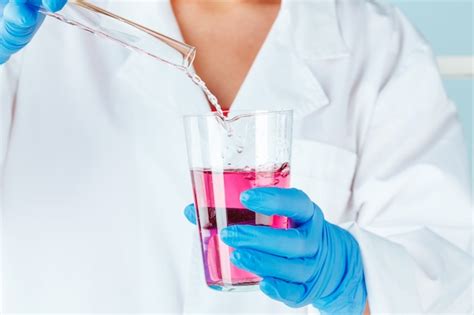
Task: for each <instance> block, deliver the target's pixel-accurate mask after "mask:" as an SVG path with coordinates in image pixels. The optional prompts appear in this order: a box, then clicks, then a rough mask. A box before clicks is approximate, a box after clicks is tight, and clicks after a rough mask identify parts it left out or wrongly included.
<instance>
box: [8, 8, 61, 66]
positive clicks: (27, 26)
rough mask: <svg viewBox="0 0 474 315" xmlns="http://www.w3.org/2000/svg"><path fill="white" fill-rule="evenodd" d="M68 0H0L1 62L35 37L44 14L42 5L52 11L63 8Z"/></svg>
mask: <svg viewBox="0 0 474 315" xmlns="http://www.w3.org/2000/svg"><path fill="white" fill-rule="evenodd" d="M66 2H67V0H0V64H3V63H5V62H7V61H8V59H9V58H10V56H11V55H13V54H14V53H16V52H18V51H19V50H21V49H22V48H23V47H25V46H26V45H27V44H28V43H29V42H30V41H31V39H32V38H33V36H34V34H35V33H36V31H37V30H38V28H39V26H40V25H41V23H42V22H43V20H44V16H43V15H42V14H39V13H38V8H39V7H40V6H41V7H43V8H45V9H47V10H49V11H51V12H56V11H59V10H61V9H62V8H63V7H64V5H65V4H66Z"/></svg>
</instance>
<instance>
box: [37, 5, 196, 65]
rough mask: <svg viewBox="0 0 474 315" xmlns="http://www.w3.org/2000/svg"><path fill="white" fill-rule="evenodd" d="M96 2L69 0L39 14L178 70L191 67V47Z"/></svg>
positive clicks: (192, 49) (193, 52) (194, 54)
mask: <svg viewBox="0 0 474 315" xmlns="http://www.w3.org/2000/svg"><path fill="white" fill-rule="evenodd" d="M96 3H97V4H98V3H100V1H96V0H88V1H85V0H69V2H68V4H66V6H65V7H64V8H63V9H62V10H61V11H59V12H56V13H52V12H49V11H47V10H46V9H43V8H40V9H39V12H40V13H42V14H44V15H46V16H49V17H52V18H55V19H57V20H59V21H61V22H65V23H67V24H69V25H73V26H76V27H79V28H80V29H82V30H84V31H87V32H90V33H92V34H94V35H96V36H98V37H101V38H105V39H109V40H112V41H115V42H117V43H119V44H121V45H122V46H124V47H127V48H129V49H131V50H134V51H137V52H140V53H143V54H146V55H149V56H150V57H153V58H155V59H158V60H160V61H162V62H165V63H167V64H170V65H172V66H175V67H177V68H179V69H181V70H184V71H188V69H189V68H190V67H191V66H192V64H193V61H194V58H195V56H196V49H195V48H194V47H192V46H190V45H187V44H185V43H183V42H180V41H177V40H175V39H173V38H171V37H168V36H166V35H163V34H161V33H159V32H157V31H155V30H152V29H150V28H148V27H146V26H143V25H140V24H138V23H136V22H134V21H131V20H129V19H126V18H124V17H121V16H119V15H116V14H115V13H112V12H110V11H108V10H105V9H103V8H102V7H100V6H99V5H97V4H96Z"/></svg>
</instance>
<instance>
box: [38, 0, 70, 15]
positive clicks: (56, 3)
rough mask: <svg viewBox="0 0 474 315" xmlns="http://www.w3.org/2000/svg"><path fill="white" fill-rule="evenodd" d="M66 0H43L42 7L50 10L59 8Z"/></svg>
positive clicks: (54, 10) (53, 10)
mask: <svg viewBox="0 0 474 315" xmlns="http://www.w3.org/2000/svg"><path fill="white" fill-rule="evenodd" d="M66 2H67V0H43V7H44V8H45V9H47V10H49V11H51V12H56V11H59V10H61V9H62V8H63V7H64V5H66Z"/></svg>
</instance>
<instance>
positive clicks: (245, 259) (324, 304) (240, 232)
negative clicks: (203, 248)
mask: <svg viewBox="0 0 474 315" xmlns="http://www.w3.org/2000/svg"><path fill="white" fill-rule="evenodd" d="M241 202H242V204H243V205H244V206H245V207H247V208H248V209H250V210H252V211H254V212H256V213H260V214H264V215H281V216H286V217H289V218H291V220H292V222H293V224H294V227H293V228H290V229H274V228H271V227H268V226H249V225H233V226H229V227H227V228H225V229H223V230H222V231H221V239H222V241H224V242H225V243H226V244H227V245H228V246H230V247H233V248H235V250H234V252H233V253H232V256H231V261H232V262H233V263H234V264H235V265H236V266H237V267H238V268H240V269H244V270H247V271H249V272H252V273H254V274H256V275H258V276H260V277H262V278H263V280H262V281H261V282H260V289H261V290H262V291H263V292H264V293H265V294H266V295H268V296H269V297H270V298H273V299H275V300H278V301H281V302H283V303H285V304H286V305H288V306H290V307H302V306H305V305H309V304H312V305H313V306H315V307H316V308H318V309H319V310H320V311H321V312H322V313H323V314H361V313H362V312H363V311H364V309H365V305H366V298H367V293H366V288H365V281H364V271H363V264H362V258H361V254H360V250H359V246H358V244H357V242H356V240H355V239H354V238H353V237H352V235H351V234H349V233H348V232H347V231H346V230H344V229H342V228H340V227H338V226H336V225H333V224H331V223H329V222H327V221H326V220H325V219H324V216H323V213H322V211H321V209H320V208H319V207H318V206H317V205H316V204H315V203H313V202H312V201H311V200H310V199H309V197H308V196H307V195H306V194H305V193H304V192H302V191H300V190H297V189H283V188H276V187H264V188H254V189H251V190H247V191H245V192H243V193H242V194H241ZM185 214H186V216H187V217H188V219H189V220H190V221H195V219H194V216H195V214H194V207H193V206H192V205H191V206H188V207H187V208H186V210H185Z"/></svg>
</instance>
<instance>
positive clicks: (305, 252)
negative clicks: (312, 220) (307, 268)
mask: <svg viewBox="0 0 474 315" xmlns="http://www.w3.org/2000/svg"><path fill="white" fill-rule="evenodd" d="M220 236H221V239H222V241H223V242H224V243H226V244H227V245H228V246H230V247H234V248H246V249H253V250H258V251H261V252H265V253H268V254H272V255H277V256H282V257H288V258H298V257H300V258H303V257H313V256H314V255H315V253H316V250H317V246H314V245H315V244H313V242H311V241H309V239H308V234H307V233H306V232H305V229H287V230H285V229H274V228H271V227H268V226H252V225H233V226H229V227H226V228H224V229H222V230H221V232H220ZM308 245H309V246H308ZM316 245H317V244H316Z"/></svg>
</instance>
